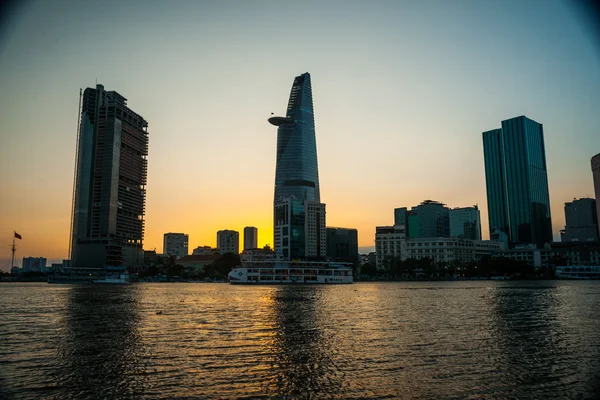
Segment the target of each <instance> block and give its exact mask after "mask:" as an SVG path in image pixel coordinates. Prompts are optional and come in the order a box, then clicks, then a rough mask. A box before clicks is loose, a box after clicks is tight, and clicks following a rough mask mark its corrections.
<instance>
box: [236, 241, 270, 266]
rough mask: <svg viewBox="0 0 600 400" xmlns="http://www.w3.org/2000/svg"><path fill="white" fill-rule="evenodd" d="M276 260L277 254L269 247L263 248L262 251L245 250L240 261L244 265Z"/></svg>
mask: <svg viewBox="0 0 600 400" xmlns="http://www.w3.org/2000/svg"><path fill="white" fill-rule="evenodd" d="M274 260H275V252H274V251H273V249H271V248H270V247H269V246H268V245H267V246H265V247H263V248H262V249H245V250H244V251H243V252H242V254H240V261H241V262H242V263H251V262H259V261H260V262H264V261H274Z"/></svg>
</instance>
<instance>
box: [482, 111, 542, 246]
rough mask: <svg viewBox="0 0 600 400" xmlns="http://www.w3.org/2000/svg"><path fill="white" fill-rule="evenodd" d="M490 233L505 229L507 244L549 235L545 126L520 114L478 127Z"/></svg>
mask: <svg viewBox="0 0 600 400" xmlns="http://www.w3.org/2000/svg"><path fill="white" fill-rule="evenodd" d="M483 153H484V159H485V179H486V189H487V201H488V213H489V227H490V233H492V232H494V230H496V229H499V230H501V231H502V232H504V233H506V235H507V236H508V241H509V244H510V246H514V245H516V244H530V243H535V244H536V245H537V246H538V247H542V246H543V245H544V243H548V242H551V241H552V222H551V217H550V195H549V193H548V173H547V169H546V152H545V149H544V130H543V127H542V124H539V123H537V122H535V121H533V120H531V119H529V118H527V117H525V116H520V117H516V118H512V119H508V120H506V121H502V128H501V129H494V130H491V131H487V132H483Z"/></svg>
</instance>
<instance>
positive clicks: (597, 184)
mask: <svg viewBox="0 0 600 400" xmlns="http://www.w3.org/2000/svg"><path fill="white" fill-rule="evenodd" d="M592 177H593V179H594V192H595V194H596V215H597V217H596V220H597V221H598V225H599V226H600V153H599V154H596V155H595V156H594V157H592ZM599 229H600V228H599ZM598 236H600V232H598Z"/></svg>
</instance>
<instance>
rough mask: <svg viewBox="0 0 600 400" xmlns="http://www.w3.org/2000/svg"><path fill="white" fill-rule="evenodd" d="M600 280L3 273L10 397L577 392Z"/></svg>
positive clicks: (597, 353)
mask: <svg viewBox="0 0 600 400" xmlns="http://www.w3.org/2000/svg"><path fill="white" fill-rule="evenodd" d="M598 310H600V282H561V281H555V282H524V283H523V282H490V281H486V282H411V283H365V284H355V285H344V286H301V285H299V286H230V285H227V284H140V285H130V286H106V287H105V286H102V287H101V286H70V285H47V284H46V285H42V284H2V285H0V398H2V399H4V398H6V399H13V398H14V399H38V398H50V399H86V398H94V399H95V398H99V399H100V398H102V399H105V398H110V399H138V398H144V399H159V398H160V399H162V398H202V399H222V398H265V397H266V398H282V399H296V398H299V399H311V398H314V399H321V398H339V399H350V398H355V399H362V398H403V399H440V398H452V399H455V398H538V399H546V398H577V399H594V398H598V397H599V393H600V384H599V382H600V320H599V319H598Z"/></svg>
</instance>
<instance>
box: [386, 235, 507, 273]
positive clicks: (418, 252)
mask: <svg viewBox="0 0 600 400" xmlns="http://www.w3.org/2000/svg"><path fill="white" fill-rule="evenodd" d="M503 249H504V246H503V245H502V243H500V242H493V241H489V240H470V239H459V238H452V237H438V238H435V237H434V238H407V237H406V236H405V235H404V234H403V233H400V232H398V231H395V230H394V227H391V226H388V227H377V228H376V233H375V252H376V257H377V264H376V266H377V269H380V270H382V269H385V268H386V265H387V264H388V263H389V262H391V261H393V260H401V261H405V260H407V259H409V258H410V259H417V260H419V259H422V258H429V259H431V260H433V261H434V262H436V263H441V264H443V263H450V262H453V261H459V262H463V263H467V262H472V261H475V262H477V261H480V260H481V258H482V257H484V256H487V255H492V254H495V252H497V251H501V250H503Z"/></svg>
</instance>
